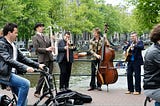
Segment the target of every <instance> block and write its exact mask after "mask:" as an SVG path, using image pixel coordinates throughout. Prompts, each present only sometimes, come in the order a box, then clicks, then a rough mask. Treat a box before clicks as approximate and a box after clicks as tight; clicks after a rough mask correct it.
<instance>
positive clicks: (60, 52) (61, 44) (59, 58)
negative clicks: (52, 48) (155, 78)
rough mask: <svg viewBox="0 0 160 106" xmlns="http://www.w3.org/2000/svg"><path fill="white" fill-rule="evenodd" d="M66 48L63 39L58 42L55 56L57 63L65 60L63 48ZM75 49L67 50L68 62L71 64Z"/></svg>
mask: <svg viewBox="0 0 160 106" xmlns="http://www.w3.org/2000/svg"><path fill="white" fill-rule="evenodd" d="M65 46H66V41H65V40H64V39H62V40H60V41H59V43H58V55H57V59H56V60H57V62H58V63H60V62H62V60H63V59H64V58H65V56H66V50H65V49H64V47H65ZM75 50H76V48H73V49H69V62H71V63H72V62H73V61H74V58H73V51H75Z"/></svg>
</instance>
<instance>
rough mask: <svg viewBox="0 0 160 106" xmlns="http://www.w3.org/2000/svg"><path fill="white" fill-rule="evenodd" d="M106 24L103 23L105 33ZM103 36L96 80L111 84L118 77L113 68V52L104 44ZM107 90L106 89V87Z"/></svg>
mask: <svg viewBox="0 0 160 106" xmlns="http://www.w3.org/2000/svg"><path fill="white" fill-rule="evenodd" d="M107 30H108V25H107V24H105V33H107ZM105 39H106V38H105V36H104V37H103V43H102V48H101V50H100V52H99V53H100V55H101V60H100V64H99V67H98V70H97V80H98V82H99V83H100V84H106V85H107V87H108V84H113V83H115V82H116V81H117V79H118V72H117V69H116V68H114V65H113V60H114V58H115V52H114V50H113V49H112V48H110V47H109V45H106V44H105ZM107 91H108V89H107Z"/></svg>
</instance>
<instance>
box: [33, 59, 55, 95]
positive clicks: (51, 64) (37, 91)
mask: <svg viewBox="0 0 160 106" xmlns="http://www.w3.org/2000/svg"><path fill="white" fill-rule="evenodd" d="M41 64H45V65H46V66H47V67H48V68H49V73H50V74H52V71H53V61H48V62H46V63H41ZM44 81H45V80H44V76H43V74H41V73H40V77H39V80H38V83H37V87H36V91H35V93H36V94H40V93H41V89H42V86H43V84H44V87H43V93H45V92H46V91H47V90H48V88H47V85H46V83H45V82H44ZM51 82H52V80H50V83H51ZM51 87H52V88H53V85H51Z"/></svg>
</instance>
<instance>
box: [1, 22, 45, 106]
mask: <svg viewBox="0 0 160 106" xmlns="http://www.w3.org/2000/svg"><path fill="white" fill-rule="evenodd" d="M17 36H18V26H17V25H16V24H14V23H7V24H6V25H5V26H4V28H3V37H2V38H1V39H0V83H2V84H5V85H7V86H10V87H11V90H12V92H14V93H15V94H16V95H17V97H18V101H17V106H25V103H26V99H27V95H28V91H29V87H30V81H29V80H27V79H25V78H23V77H21V76H18V75H17V73H25V72H34V69H33V68H32V67H34V68H40V69H43V66H44V65H43V64H39V63H37V62H34V61H32V60H31V59H29V58H27V57H25V56H23V54H22V53H21V52H20V51H19V50H18V49H17V47H16V45H15V44H14V41H15V40H16V38H17Z"/></svg>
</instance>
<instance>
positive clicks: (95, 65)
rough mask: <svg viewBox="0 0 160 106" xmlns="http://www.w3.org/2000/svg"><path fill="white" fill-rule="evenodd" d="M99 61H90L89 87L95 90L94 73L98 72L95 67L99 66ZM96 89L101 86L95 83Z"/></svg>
mask: <svg viewBox="0 0 160 106" xmlns="http://www.w3.org/2000/svg"><path fill="white" fill-rule="evenodd" d="M99 63H100V60H98V59H97V60H92V61H91V81H90V87H91V88H96V73H97V70H98V67H97V65H98V66H99ZM97 87H101V84H100V83H98V81H97Z"/></svg>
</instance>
